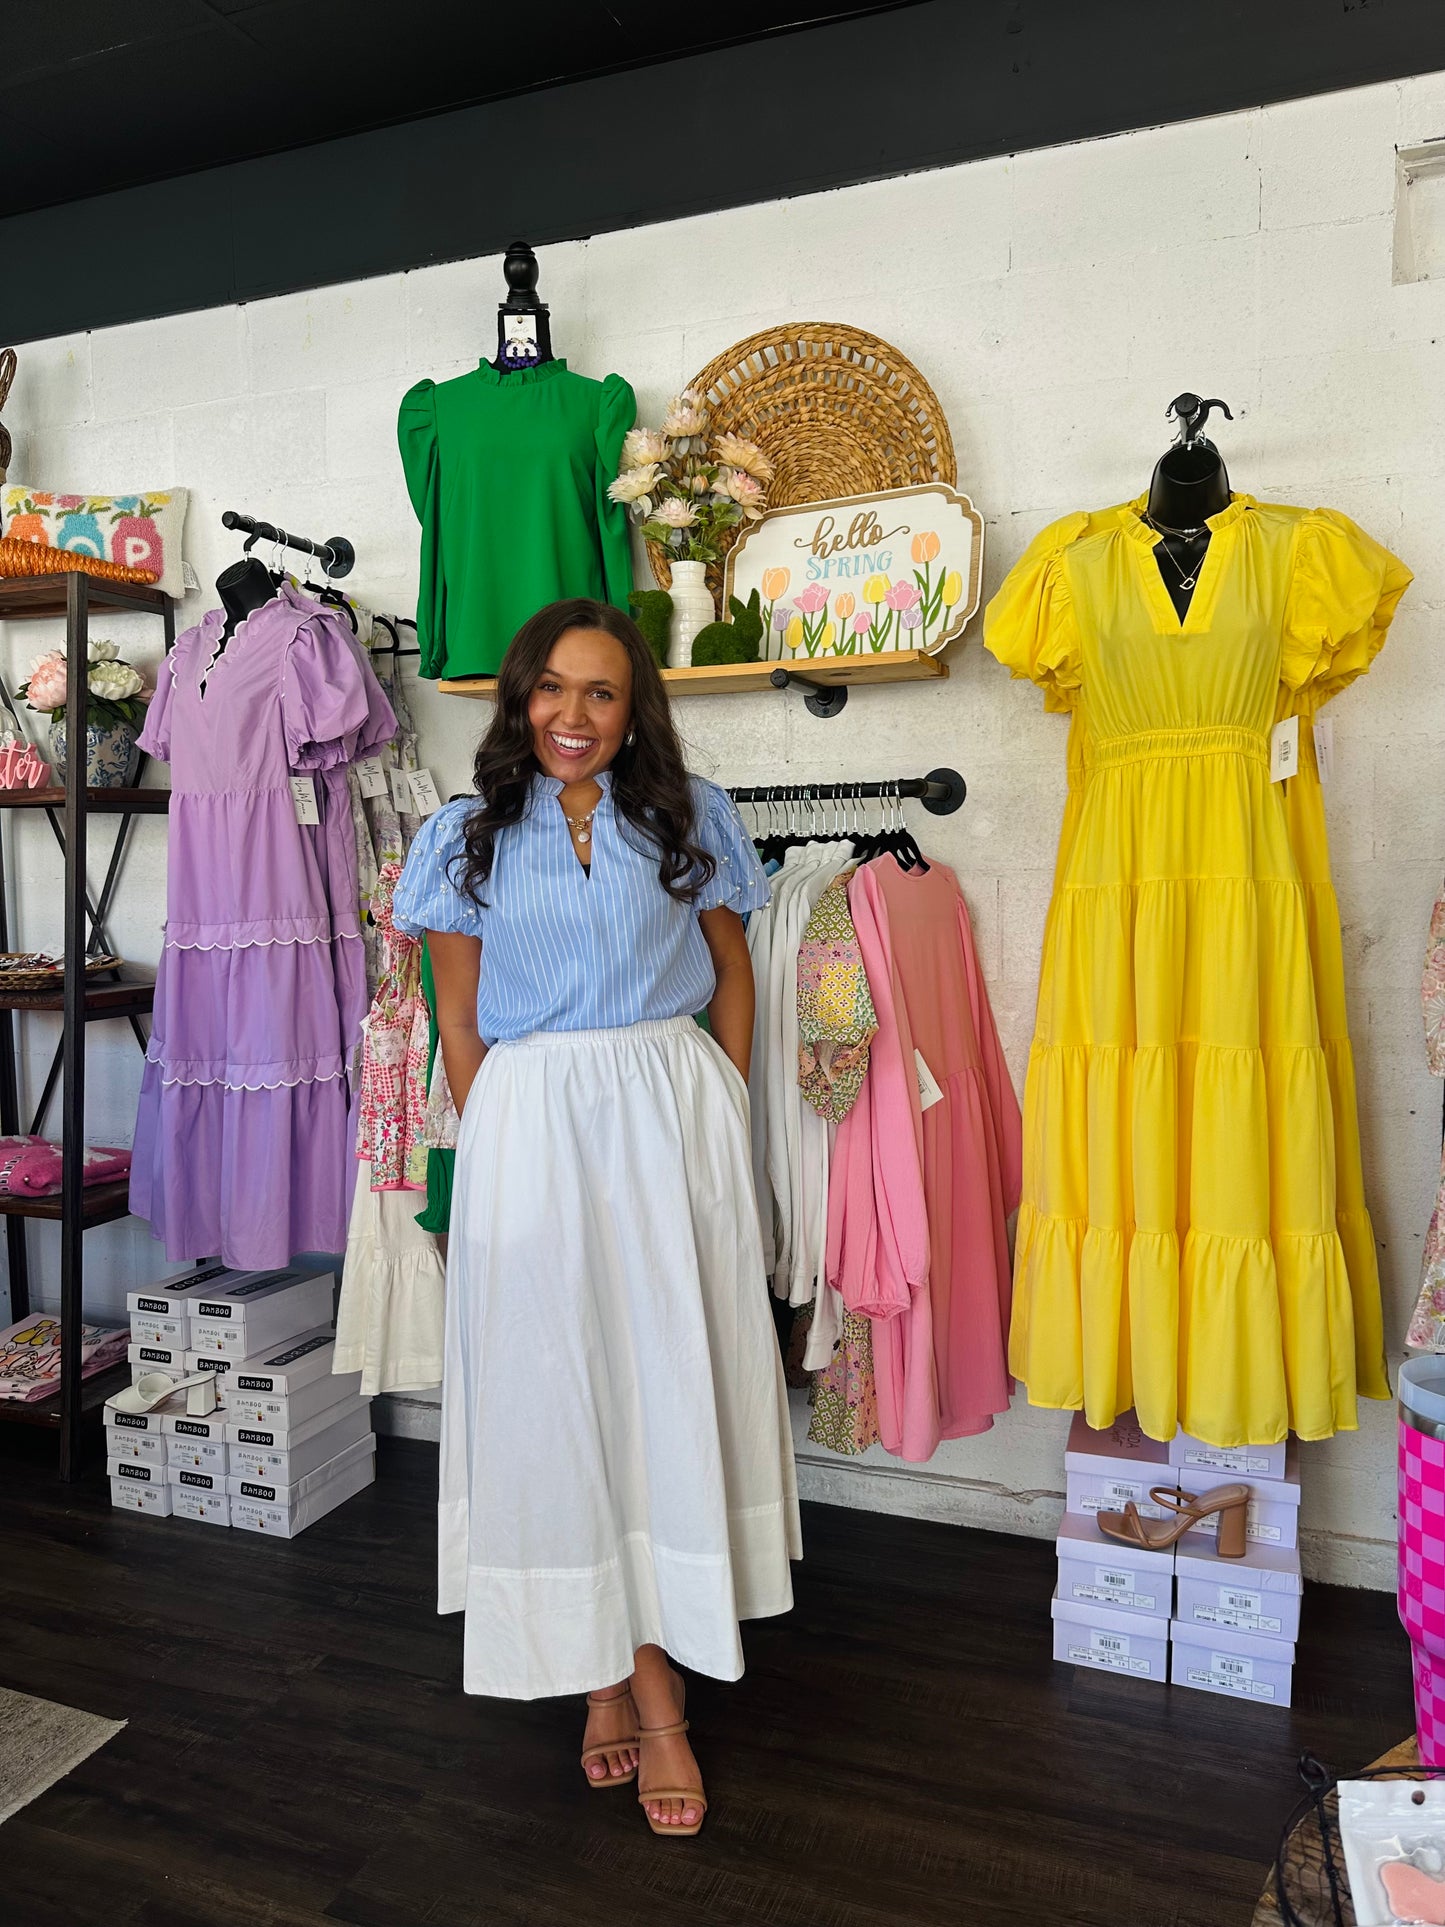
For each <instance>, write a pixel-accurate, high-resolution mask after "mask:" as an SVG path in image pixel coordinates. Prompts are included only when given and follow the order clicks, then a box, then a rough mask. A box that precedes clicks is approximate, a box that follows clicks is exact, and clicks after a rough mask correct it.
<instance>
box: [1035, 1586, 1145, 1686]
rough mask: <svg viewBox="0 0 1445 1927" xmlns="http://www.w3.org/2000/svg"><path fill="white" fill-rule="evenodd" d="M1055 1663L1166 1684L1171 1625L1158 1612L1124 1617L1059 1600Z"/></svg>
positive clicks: (1055, 1612)
mask: <svg viewBox="0 0 1445 1927" xmlns="http://www.w3.org/2000/svg"><path fill="white" fill-rule="evenodd" d="M1052 1611H1053V1618H1054V1658H1055V1659H1057V1660H1063V1661H1064V1662H1066V1663H1067V1664H1069V1665H1073V1666H1092V1667H1093V1668H1094V1669H1095V1670H1096V1671H1098V1672H1101V1673H1124V1674H1127V1675H1128V1676H1129V1677H1130V1678H1131V1679H1153V1680H1158V1681H1160V1683H1161V1684H1162V1683H1163V1681H1164V1680H1165V1679H1167V1678H1168V1675H1169V1621H1168V1620H1167V1619H1166V1618H1164V1617H1163V1616H1162V1615H1155V1614H1152V1613H1132V1612H1128V1613H1125V1612H1118V1611H1116V1610H1115V1609H1114V1608H1113V1607H1112V1606H1098V1605H1092V1604H1088V1605H1086V1604H1082V1603H1081V1602H1080V1601H1078V1600H1075V1599H1060V1598H1059V1596H1058V1594H1057V1593H1055V1595H1054V1602H1053V1608H1052Z"/></svg>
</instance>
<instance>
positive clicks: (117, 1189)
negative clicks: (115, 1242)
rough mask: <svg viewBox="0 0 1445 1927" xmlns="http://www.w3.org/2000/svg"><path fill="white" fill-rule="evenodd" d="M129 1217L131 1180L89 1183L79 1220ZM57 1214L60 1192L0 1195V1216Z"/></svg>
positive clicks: (91, 1221) (108, 1220) (107, 1221)
mask: <svg viewBox="0 0 1445 1927" xmlns="http://www.w3.org/2000/svg"><path fill="white" fill-rule="evenodd" d="M129 1216H130V1179H129V1178H116V1179H115V1180H114V1182H112V1183H110V1184H88V1185H86V1187H85V1209H84V1211H83V1212H82V1214H81V1223H82V1224H86V1225H92V1224H113V1223H114V1221H115V1220H116V1219H117V1218H127V1217H129ZM59 1217H60V1193H59V1192H58V1191H52V1192H50V1193H49V1195H48V1196H46V1197H43V1198H0V1218H49V1219H51V1220H57V1219H58V1218H59Z"/></svg>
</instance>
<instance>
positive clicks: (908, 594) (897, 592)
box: [883, 582, 919, 609]
mask: <svg viewBox="0 0 1445 1927" xmlns="http://www.w3.org/2000/svg"><path fill="white" fill-rule="evenodd" d="M883 600H884V601H885V602H886V603H887V604H888V607H889V608H890V609H911V608H912V607H913V605H914V603H915V602H917V601H918V600H919V595H918V591H917V589H915V588H914V586H913V584H912V583H911V582H895V583H894V584H893V587H892V588H891V589H890V590H889V591H888V593H887V595H886V596H884V598H883Z"/></svg>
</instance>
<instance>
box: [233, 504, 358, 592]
mask: <svg viewBox="0 0 1445 1927" xmlns="http://www.w3.org/2000/svg"><path fill="white" fill-rule="evenodd" d="M221 527H222V528H223V529H240V530H242V531H243V533H244V534H245V537H246V547H247V549H249V548H250V547H251V544H252V543H253V542H276V543H279V545H280V546H281V547H282V548H283V549H299V550H300V551H301V553H302V554H303V555H314V556H315V557H316V559H317V561H318V562H319V563H320V564H321V566H322V568H323V569H324V570H325V571H326V573H327V575H328V576H337V575H350V574H351V571H352V570H353V569H354V568H355V567H356V550H355V548H354V547H353V546H352V544H351V543H350V542H348V541H347V539H346V537H345V536H344V535H331V536H328V537H327V539H326V540H325V541H324V542H313V541H312V540H311V538H310V536H308V535H290V534H288V533H287V531H286V530H285V529H278V528H277V527H276V525H275V523H274V522H262V521H259V520H258V519H257V518H256V517H255V516H254V515H242V514H240V513H239V512H238V511H237V510H236V509H227V510H226V512H225V514H224V515H223V516H222V517H221Z"/></svg>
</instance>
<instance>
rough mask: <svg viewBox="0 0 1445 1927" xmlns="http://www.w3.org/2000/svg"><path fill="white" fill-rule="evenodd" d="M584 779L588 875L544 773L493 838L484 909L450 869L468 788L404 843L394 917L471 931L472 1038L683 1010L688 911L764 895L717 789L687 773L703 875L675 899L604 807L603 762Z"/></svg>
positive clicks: (688, 974) (701, 984)
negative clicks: (521, 809) (593, 801)
mask: <svg viewBox="0 0 1445 1927" xmlns="http://www.w3.org/2000/svg"><path fill="white" fill-rule="evenodd" d="M597 780H598V782H599V783H600V784H601V786H602V796H601V800H600V801H599V802H598V805H597V814H596V817H595V818H594V819H593V824H592V845H591V849H592V869H591V874H590V876H589V875H588V873H587V872H586V871H585V870H584V869H583V868H582V865H581V864H580V863H579V862H578V861H577V857H576V855H575V853H574V851H573V848H572V839H571V836H570V834H569V833H568V829H567V823H566V819H565V818H564V816H563V814H562V810H561V808H560V806H559V805H558V803H557V801H556V798H557V797H558V796H559V795H560V793H561V790H562V784H561V783H560V782H559V781H558V780H557V779H556V778H555V777H548V776H540V775H539V776H534V777H533V779H532V793H531V796H530V797H529V799H528V803H527V809H526V813H525V815H524V816H523V817H522V819H521V821H520V822H518V823H514V824H512V825H510V826H509V827H508V828H507V829H505V830H503V831H502V832H501V834H500V835H499V836H498V838H497V849H496V860H495V862H494V865H493V868H492V874H491V876H490V877H489V878H488V879H487V882H486V885H485V887H484V889H483V892H482V894H483V895H484V896H485V897H486V899H487V904H486V908H485V909H483V908H480V907H479V906H478V905H477V904H475V903H473V902H472V900H471V898H470V897H466V896H463V895H462V893H461V891H460V890H459V889H458V888H457V886H456V884H455V882H454V881H453V880H452V875H451V866H452V863H453V859H454V858H456V857H458V856H460V855H461V853H462V829H463V825H464V824H465V821H466V818H467V815H468V813H469V812H470V811H471V810H473V809H475V808H476V799H475V798H474V797H463V798H462V799H460V800H459V801H458V802H455V803H448V804H446V805H445V807H444V808H442V809H440V810H438V812H437V813H436V815H435V816H432V817H429V818H428V820H427V821H426V823H424V824H423V825H422V829H421V834H420V835H419V836H418V837H417V839H416V841H415V842H414V843H413V844H412V847H411V852H410V854H409V855H408V857H407V859H406V868H405V870H404V871H403V872H402V878H401V882H400V883H399V884H398V885H397V890H396V896H395V900H394V905H395V916H396V922H397V924H398V926H399V927H400V928H401V929H403V930H406V931H409V932H410V933H411V934H412V935H420V933H421V932H422V931H423V930H438V931H451V932H457V933H460V934H463V935H466V936H471V937H480V938H481V940H482V971H481V981H480V983H479V985H478V989H477V1028H478V1030H479V1031H480V1033H481V1036H482V1039H483V1042H485V1043H488V1044H495V1043H499V1042H502V1041H505V1040H506V1039H508V1038H514V1037H526V1036H528V1035H530V1033H531V1032H533V1031H538V1030H597V1029H603V1028H611V1027H613V1026H616V1025H622V1024H637V1023H642V1022H645V1021H647V1020H649V1019H654V1018H659V1017H686V1016H691V1015H693V1014H695V1013H696V1012H697V1011H699V1010H701V1009H703V1008H704V1006H705V1005H706V1004H707V1003H708V1001H709V999H710V998H711V997H712V994H713V991H714V989H715V988H716V979H715V977H714V975H713V967H712V958H711V956H710V955H709V952H708V947H707V944H706V942H705V940H704V938H703V934H702V931H701V929H700V928H699V927H698V913H699V912H700V911H703V910H714V909H718V908H720V907H721V906H724V905H726V906H727V907H728V908H729V909H732V910H736V911H737V912H738V913H739V915H743V914H745V913H746V912H748V911H749V910H757V909H760V908H761V907H762V906H763V905H764V904H765V903H766V902H767V901H768V880H767V878H766V876H764V874H763V870H762V866H761V864H760V863H759V862H758V858H757V852H756V851H755V850H754V848H753V845H752V842H751V840H750V838H749V836H748V833H747V830H746V829H745V828H744V827H743V822H742V819H741V818H740V817H739V815H738V813H737V808H736V806H735V805H734V803H733V800H732V798H731V797H730V796H729V795H728V793H727V791H726V790H723V789H719V788H718V786H717V784H716V783H709V782H707V781H706V780H705V779H704V778H702V777H700V776H694V777H693V778H692V779H691V781H692V787H693V796H694V799H695V801H696V806H697V837H698V841H699V842H700V843H701V844H702V846H703V847H704V849H706V850H707V851H708V852H709V853H710V854H711V855H712V856H713V857H715V858H716V860H717V871H716V873H715V875H714V876H713V877H712V879H711V880H710V881H709V882H708V883H707V884H706V885H705V886H704V888H703V891H702V894H701V895H700V896H699V897H698V898H697V900H696V902H695V903H693V904H685V903H679V902H678V901H677V900H676V898H674V897H670V896H669V895H668V894H667V892H666V891H665V890H664V889H663V887H662V885H661V883H659V881H658V877H657V857H656V855H655V854H654V853H652V852H650V851H646V850H643V849H641V848H639V847H637V843H636V842H634V841H633V840H632V839H633V838H634V837H635V832H633V831H632V830H631V828H630V826H629V825H628V824H627V823H626V822H625V821H624V820H623V819H622V818H620V817H619V816H618V815H617V813H616V812H615V810H614V809H613V807H612V792H611V788H610V772H608V771H605V770H604V771H603V773H602V774H601V775H600V776H599V777H598V779H597Z"/></svg>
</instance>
